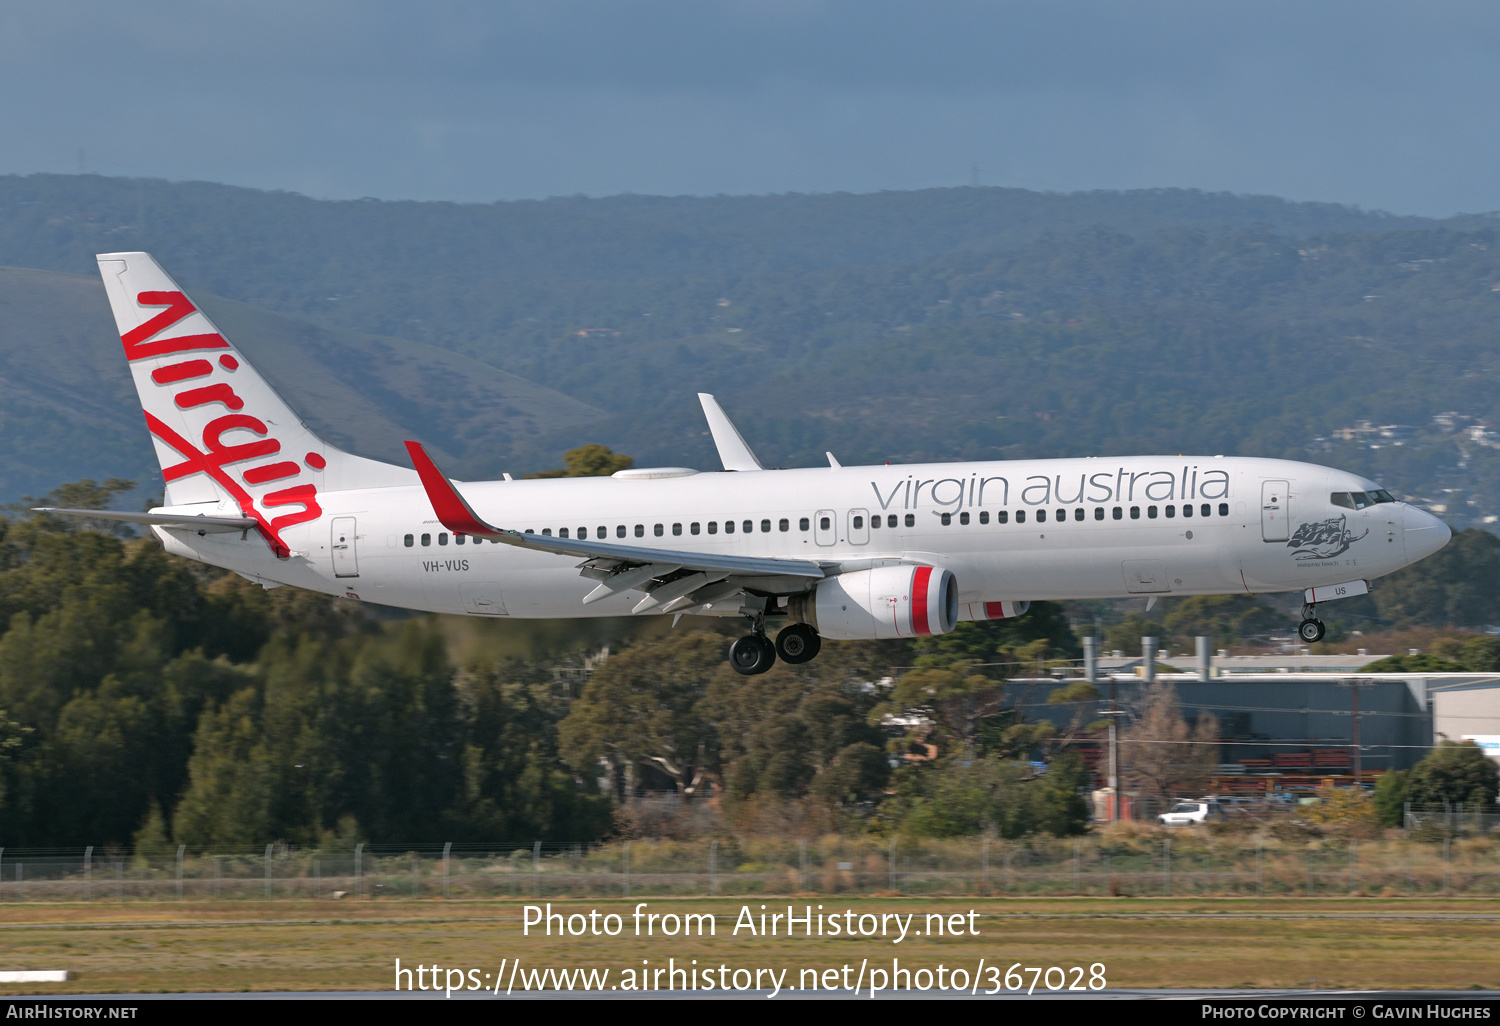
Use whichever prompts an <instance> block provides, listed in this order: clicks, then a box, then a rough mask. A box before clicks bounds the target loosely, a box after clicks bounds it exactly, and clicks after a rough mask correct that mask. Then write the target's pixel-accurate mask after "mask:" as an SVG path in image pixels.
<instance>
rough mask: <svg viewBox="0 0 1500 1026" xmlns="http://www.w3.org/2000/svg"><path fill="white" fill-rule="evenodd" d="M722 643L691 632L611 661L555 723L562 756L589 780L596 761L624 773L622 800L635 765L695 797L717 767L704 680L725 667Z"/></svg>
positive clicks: (711, 636)
mask: <svg viewBox="0 0 1500 1026" xmlns="http://www.w3.org/2000/svg"><path fill="white" fill-rule="evenodd" d="M724 645H725V642H724V638H723V637H721V636H720V635H718V634H709V633H707V632H703V631H695V632H691V633H688V634H685V635H679V636H678V637H676V638H667V639H663V640H660V641H651V642H647V643H645V644H642V645H638V646H636V647H634V648H628V649H626V650H624V651H623V652H620V653H617V654H615V655H611V656H610V657H609V659H607V660H606V661H605V662H604V663H603V664H602V665H601V666H599V667H598V669H596V670H595V671H594V675H593V676H592V677H591V678H590V679H589V682H588V684H586V685H585V686H584V689H583V693H582V694H580V695H579V696H578V699H577V700H576V701H575V702H574V703H573V707H572V709H571V710H569V712H568V715H567V717H566V718H565V719H564V720H563V721H562V723H561V724H559V725H558V740H559V744H560V750H561V752H562V754H563V757H564V758H565V759H566V760H567V761H568V763H569V765H571V766H572V767H573V768H574V769H575V770H577V771H579V772H580V773H586V774H589V775H591V776H592V775H593V774H594V773H595V772H596V770H597V768H598V765H599V763H600V761H601V760H604V761H606V762H607V763H608V764H609V765H610V766H611V768H615V767H617V766H618V767H623V768H625V770H626V798H627V799H630V798H632V797H633V794H632V790H633V787H632V785H633V784H634V780H635V774H634V770H635V768H636V767H640V766H649V767H651V768H652V769H654V770H657V771H659V772H661V773H662V774H664V775H666V776H667V777H668V778H670V779H671V780H672V782H673V784H675V785H676V787H677V789H678V791H679V792H682V793H685V794H692V793H694V791H696V789H697V787H698V785H699V784H700V783H701V781H702V776H703V774H704V773H705V772H706V771H712V770H716V769H717V768H718V738H717V735H716V732H715V731H714V729H713V724H712V723H711V722H710V721H709V719H708V718H707V717H706V716H705V715H704V710H703V708H702V703H703V700H704V697H705V696H706V694H707V686H708V681H709V680H710V679H711V678H712V677H713V676H714V675H715V674H717V673H721V672H723V670H724V669H725V667H724Z"/></svg>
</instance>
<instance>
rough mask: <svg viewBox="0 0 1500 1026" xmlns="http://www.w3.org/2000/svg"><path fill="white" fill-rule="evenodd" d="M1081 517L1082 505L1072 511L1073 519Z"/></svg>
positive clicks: (1082, 513)
mask: <svg viewBox="0 0 1500 1026" xmlns="http://www.w3.org/2000/svg"><path fill="white" fill-rule="evenodd" d="M1083 517H1084V512H1083V507H1082V506H1079V507H1078V508H1077V509H1075V510H1074V511H1073V519H1074V520H1082V519H1083Z"/></svg>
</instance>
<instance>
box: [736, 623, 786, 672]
mask: <svg viewBox="0 0 1500 1026" xmlns="http://www.w3.org/2000/svg"><path fill="white" fill-rule="evenodd" d="M775 663H776V646H775V645H773V644H771V642H770V641H769V640H767V638H766V637H765V635H762V634H747V635H745V636H744V637H743V638H740V639H739V640H738V641H736V642H735V643H734V644H733V645H730V646H729V665H730V666H733V667H734V668H735V671H736V672H738V673H742V674H744V675H745V676H746V677H753V676H755V675H756V674H757V673H765V672H766V671H767V670H769V669H770V668H771V667H772V666H774V665H775Z"/></svg>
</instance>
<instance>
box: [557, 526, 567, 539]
mask: <svg viewBox="0 0 1500 1026" xmlns="http://www.w3.org/2000/svg"><path fill="white" fill-rule="evenodd" d="M557 536H558V537H559V538H566V537H567V536H568V529H567V528H566V527H559V528H558V529H557Z"/></svg>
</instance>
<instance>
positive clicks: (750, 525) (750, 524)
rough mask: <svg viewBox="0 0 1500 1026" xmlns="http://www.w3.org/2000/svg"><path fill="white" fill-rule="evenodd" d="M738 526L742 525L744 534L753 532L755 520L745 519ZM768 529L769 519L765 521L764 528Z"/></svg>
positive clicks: (769, 526) (769, 525)
mask: <svg viewBox="0 0 1500 1026" xmlns="http://www.w3.org/2000/svg"><path fill="white" fill-rule="evenodd" d="M740 527H742V528H743V529H744V531H745V533H746V534H750V533H751V532H753V531H754V530H755V521H753V520H746V521H745V522H744V523H743V524H741V525H740ZM770 529H771V523H770V521H767V522H766V530H768V531H769V530H770Z"/></svg>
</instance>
